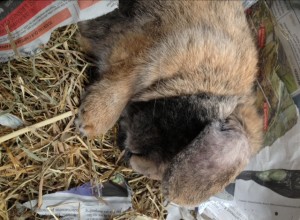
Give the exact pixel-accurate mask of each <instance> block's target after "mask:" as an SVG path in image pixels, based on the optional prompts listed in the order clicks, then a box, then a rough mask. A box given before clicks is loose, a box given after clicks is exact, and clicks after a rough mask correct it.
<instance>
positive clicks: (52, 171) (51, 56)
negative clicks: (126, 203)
mask: <svg viewBox="0 0 300 220" xmlns="http://www.w3.org/2000/svg"><path fill="white" fill-rule="evenodd" d="M76 32H77V27H76V25H71V26H68V27H64V28H61V29H59V30H56V31H54V32H53V33H52V35H51V39H50V41H49V43H48V44H47V45H46V46H45V47H44V48H42V52H41V53H39V54H38V55H36V56H35V57H30V58H18V60H13V61H10V62H8V63H5V64H0V65H1V66H0V73H1V78H0V109H1V110H2V111H4V112H1V113H0V114H3V113H11V114H13V115H15V116H17V117H19V118H21V119H22V120H23V121H24V123H25V126H24V127H26V128H25V130H22V131H21V132H19V133H18V130H13V129H9V128H7V127H3V126H0V146H1V147H0V149H1V152H0V161H1V162H0V219H27V218H28V219H45V217H41V216H38V215H36V214H34V213H33V212H31V211H30V210H26V211H25V212H22V213H18V211H17V206H18V204H20V203H23V202H26V201H28V200H32V199H37V198H38V200H39V204H40V203H41V202H42V199H41V197H42V195H44V194H47V193H52V192H56V191H62V190H66V189H69V188H70V187H74V186H78V185H81V184H83V183H86V182H89V181H91V182H93V183H95V182H102V181H105V180H107V179H108V178H109V177H110V176H111V175H112V174H114V173H116V172H118V173H121V174H123V175H124V176H125V177H126V179H127V180H128V182H129V185H130V187H131V188H132V190H133V196H132V201H133V207H134V209H133V210H131V211H128V212H127V213H124V214H122V215H121V216H119V217H116V219H132V217H133V216H135V215H138V213H141V214H144V215H147V216H149V217H153V218H157V219H163V218H164V216H165V214H166V211H165V209H164V206H163V204H162V203H163V197H162V195H161V193H160V190H159V183H158V182H155V181H151V180H149V179H147V178H146V177H143V176H140V175H138V174H136V173H134V172H133V171H132V170H131V169H129V168H127V167H126V166H124V165H123V163H122V160H121V152H120V151H119V150H118V148H117V147H116V143H115V137H116V132H117V130H116V128H114V129H112V130H111V131H110V132H109V133H108V134H106V135H105V136H103V137H99V138H98V139H95V140H88V139H84V138H82V137H80V136H79V135H78V134H77V133H76V131H75V127H74V118H75V112H76V107H77V106H78V105H79V97H80V95H81V94H82V92H83V90H84V82H85V74H84V73H85V70H86V69H87V68H88V67H89V65H90V64H89V63H88V62H87V61H86V60H85V59H84V58H83V55H82V54H81V53H80V52H79V48H78V45H77V44H76V40H75V35H76ZM5 135H8V136H6V138H5V139H7V140H5V139H4V137H3V136H5Z"/></svg>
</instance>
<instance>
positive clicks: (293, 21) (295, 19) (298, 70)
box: [270, 0, 300, 109]
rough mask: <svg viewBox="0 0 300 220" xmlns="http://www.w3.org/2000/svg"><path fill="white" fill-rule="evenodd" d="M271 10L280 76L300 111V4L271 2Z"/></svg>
mask: <svg viewBox="0 0 300 220" xmlns="http://www.w3.org/2000/svg"><path fill="white" fill-rule="evenodd" d="M270 9H271V11H272V15H273V16H274V23H275V33H276V36H277V37H278V38H279V48H278V49H279V62H280V69H279V70H278V76H279V77H280V79H281V80H282V81H283V82H284V84H285V85H286V87H287V89H288V91H289V93H291V94H292V97H293V99H294V101H295V103H296V105H297V106H298V108H299V109H300V31H299V30H300V2H299V1H298V0H290V1H271V2H270Z"/></svg>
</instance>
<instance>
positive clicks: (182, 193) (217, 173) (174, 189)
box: [162, 116, 251, 206]
mask: <svg viewBox="0 0 300 220" xmlns="http://www.w3.org/2000/svg"><path fill="white" fill-rule="evenodd" d="M250 157H251V149H250V146H249V140H248V138H247V134H246V132H245V130H244V128H243V126H242V124H241V122H240V121H239V120H238V119H237V118H236V117H235V116H230V117H229V118H227V119H226V120H223V121H214V122H212V123H211V124H209V125H208V126H207V127H206V128H205V129H204V131H202V132H201V133H200V134H199V135H198V136H197V137H196V138H195V139H194V140H193V142H191V144H190V145H188V146H187V147H186V148H185V149H184V150H182V151H181V152H180V153H178V154H177V155H176V156H175V157H174V158H173V160H172V161H171V164H170V166H168V168H167V169H166V171H165V173H164V176H163V181H162V190H163V193H164V194H165V196H166V197H167V199H168V200H169V201H172V202H174V203H177V204H179V205H183V206H194V205H198V204H200V203H201V202H203V201H205V200H206V199H208V198H209V197H210V196H212V195H214V194H216V193H217V192H220V191H221V190H222V189H224V188H225V187H226V186H227V185H228V184H229V183H230V182H231V181H233V180H234V178H235V177H236V176H237V175H238V174H239V173H240V172H241V170H242V169H243V168H244V166H245V165H246V164H247V162H248V161H249V158H250Z"/></svg>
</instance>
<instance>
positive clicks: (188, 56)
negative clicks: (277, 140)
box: [77, 0, 262, 206]
mask: <svg viewBox="0 0 300 220" xmlns="http://www.w3.org/2000/svg"><path fill="white" fill-rule="evenodd" d="M78 26H79V30H80V36H79V39H78V40H79V44H80V46H81V48H82V49H83V51H84V52H85V54H86V55H87V56H88V57H89V58H90V59H91V61H92V62H93V63H94V64H95V66H96V70H95V73H96V75H97V77H96V78H97V79H95V80H94V82H93V83H92V84H91V85H89V86H88V88H87V89H86V93H85V95H84V96H83V98H82V103H81V105H80V107H79V113H78V119H77V126H78V129H79V131H80V132H81V133H82V134H83V135H85V136H88V137H95V136H97V135H99V134H104V133H106V132H107V131H108V130H109V129H110V128H112V127H113V126H114V125H115V124H116V123H117V122H119V125H120V138H119V140H120V141H119V144H120V145H122V146H124V148H125V150H126V152H127V155H128V158H129V163H130V165H131V167H132V168H133V169H134V170H135V171H137V172H139V173H141V174H144V175H146V176H148V177H149V178H152V179H157V180H161V181H162V191H163V194H164V195H165V197H166V198H167V199H168V200H170V201H172V202H174V203H177V204H179V205H182V206H194V205H197V204H199V203H201V202H203V201H205V200H206V199H208V198H209V197H210V196H212V195H214V194H216V193H217V192H219V191H221V190H223V189H224V188H225V187H226V186H227V185H228V184H229V183H230V182H231V181H233V180H234V179H235V177H236V176H237V175H238V174H239V173H240V172H241V171H242V170H243V168H244V167H245V166H246V165H247V163H248V161H249V159H250V158H251V157H252V156H253V155H254V154H255V153H256V152H257V151H258V150H259V148H260V146H261V143H262V120H261V117H260V115H259V114H258V113H257V109H256V107H255V92H254V81H255V79H256V76H257V62H258V55H257V49H256V46H255V43H254V41H253V39H252V35H251V31H250V29H249V27H248V24H247V21H246V17H245V14H244V9H243V7H242V4H241V2H240V1H230V0H228V1H225V0H224V1H193V0H191V1H181V0H180V1H166V0H152V1H148V0H120V1H119V8H118V9H115V10H114V11H112V12H110V13H108V14H106V15H103V16H101V17H98V18H96V19H93V20H88V21H83V22H80V23H79V24H78Z"/></svg>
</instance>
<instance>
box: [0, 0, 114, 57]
mask: <svg viewBox="0 0 300 220" xmlns="http://www.w3.org/2000/svg"><path fill="white" fill-rule="evenodd" d="M117 6H118V0H103V1H100V0H88V1H87V0H76V1H75V0H72V1H57V0H43V1H32V0H23V1H21V0H19V1H13V0H9V1H0V62H6V61H8V60H10V59H13V58H16V57H18V56H32V55H34V54H36V53H38V52H39V51H41V46H42V45H43V44H45V43H47V42H48V40H49V39H50V35H51V32H52V31H53V30H54V29H56V28H58V27H62V26H65V25H69V24H72V23H76V22H78V21H81V20H87V19H92V18H95V17H98V16H100V15H103V14H105V13H108V12H110V11H112V10H113V9H115V8H117Z"/></svg>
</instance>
